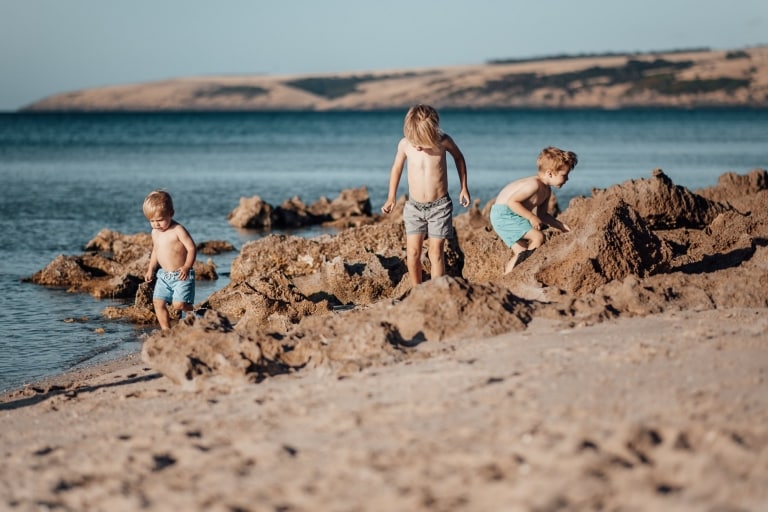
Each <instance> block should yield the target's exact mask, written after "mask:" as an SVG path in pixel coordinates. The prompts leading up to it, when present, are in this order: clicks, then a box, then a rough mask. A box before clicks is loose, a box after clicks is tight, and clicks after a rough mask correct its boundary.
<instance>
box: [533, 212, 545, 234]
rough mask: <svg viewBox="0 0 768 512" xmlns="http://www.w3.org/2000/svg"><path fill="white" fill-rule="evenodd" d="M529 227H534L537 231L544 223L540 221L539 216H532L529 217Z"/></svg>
mask: <svg viewBox="0 0 768 512" xmlns="http://www.w3.org/2000/svg"><path fill="white" fill-rule="evenodd" d="M531 227H532V228H533V229H536V230H538V231H541V229H542V228H543V227H544V223H543V222H542V221H541V219H540V218H538V217H536V216H535V215H534V216H533V219H531Z"/></svg>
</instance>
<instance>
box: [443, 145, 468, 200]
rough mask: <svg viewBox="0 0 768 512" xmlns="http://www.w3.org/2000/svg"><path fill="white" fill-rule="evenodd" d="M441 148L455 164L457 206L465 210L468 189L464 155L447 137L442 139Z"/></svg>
mask: <svg viewBox="0 0 768 512" xmlns="http://www.w3.org/2000/svg"><path fill="white" fill-rule="evenodd" d="M443 147H445V150H446V151H447V152H448V153H450V154H451V156H452V157H453V161H454V163H455V164H456V171H457V172H458V173H459V185H460V186H461V191H460V192H459V204H461V206H464V207H465V208H466V207H467V206H469V201H470V196H469V188H468V187H467V162H466V160H464V154H463V153H462V152H461V150H460V149H459V146H457V145H456V143H455V142H454V141H453V139H452V138H451V137H450V136H449V135H446V136H445V137H444V138H443Z"/></svg>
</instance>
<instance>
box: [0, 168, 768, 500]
mask: <svg viewBox="0 0 768 512" xmlns="http://www.w3.org/2000/svg"><path fill="white" fill-rule="evenodd" d="M767 182H768V173H766V171H765V170H758V169H756V170H754V171H752V172H750V173H749V174H747V175H735V174H733V173H726V174H724V175H723V176H722V177H721V179H720V180H719V182H718V185H717V186H715V187H711V188H709V189H705V190H700V191H697V192H692V191H689V190H687V189H685V188H683V187H679V186H676V185H674V183H672V182H671V180H670V179H669V178H668V177H666V176H665V175H664V173H663V172H662V171H661V170H656V171H654V172H653V173H652V175H651V177H650V178H643V179H638V180H631V181H628V182H625V183H622V184H620V185H616V186H613V187H610V188H608V189H605V190H595V191H593V194H592V197H590V198H577V199H574V200H573V201H571V203H570V204H569V206H568V208H567V209H566V210H565V211H563V212H562V213H561V214H560V217H559V218H562V219H564V222H567V223H568V224H569V225H570V226H571V227H572V230H573V231H572V232H571V233H566V234H557V233H550V234H549V238H548V241H547V243H546V244H545V245H544V246H542V247H541V248H539V249H538V250H536V251H535V252H533V253H532V254H531V255H530V256H529V257H528V258H526V259H524V260H523V261H521V262H520V263H519V264H518V265H517V266H516V267H515V269H514V270H513V272H512V273H511V274H509V275H507V276H501V275H500V269H502V268H503V263H504V261H505V259H506V258H507V257H508V252H507V250H506V249H505V248H504V246H503V244H501V242H500V241H499V240H498V238H497V237H496V236H495V235H494V233H493V231H492V229H489V226H488V221H487V206H486V207H481V205H479V204H476V205H474V206H473V207H472V208H471V209H470V211H468V212H467V213H464V214H461V215H458V216H457V217H455V221H454V223H455V226H456V230H457V240H455V241H454V242H455V243H453V244H452V245H451V247H448V249H447V254H446V256H447V257H446V261H447V269H448V275H446V276H443V277H440V278H436V279H430V280H428V281H427V282H425V283H424V284H422V285H420V286H418V287H415V288H411V289H409V287H408V286H407V281H408V278H407V275H406V273H405V270H404V263H403V257H404V244H403V233H402V225H401V223H400V221H399V219H398V218H397V216H395V218H394V219H389V220H387V221H381V220H380V219H378V220H377V219H370V218H367V217H366V218H367V219H368V220H367V222H368V223H366V222H362V220H361V221H360V222H361V225H358V226H356V227H352V228H349V229H345V230H342V231H341V232H340V233H339V234H338V235H335V236H327V235H324V236H323V237H319V238H317V239H313V240H304V239H300V238H298V237H290V236H275V235H272V236H268V237H265V238H263V239H260V240H257V241H255V242H250V243H248V244H246V245H245V246H244V247H243V248H242V249H241V250H240V253H239V254H238V256H237V257H236V258H235V260H234V262H233V264H232V269H231V274H230V279H231V282H230V284H228V285H227V286H226V287H225V288H223V289H222V290H219V291H218V292H216V293H215V294H213V295H212V296H211V297H209V299H207V301H206V302H205V304H203V306H205V308H206V309H207V311H206V312H205V313H204V314H202V315H201V316H194V317H190V318H188V319H185V320H183V321H181V322H179V323H178V324H176V325H175V326H174V327H173V328H172V329H171V330H170V331H167V332H162V333H161V332H157V333H155V334H152V335H151V336H149V337H148V338H147V339H145V340H144V341H143V347H142V353H141V354H140V355H139V354H135V355H132V356H130V357H128V358H125V359H123V360H120V361H115V362H111V363H109V364H106V365H103V366H99V367H94V368H88V369H85V370H82V371H79V372H75V373H71V374H68V375H64V376H61V377H59V378H56V379H53V380H51V381H47V382H42V383H39V384H37V385H33V386H28V387H26V388H24V389H22V390H18V391H15V392H12V393H9V394H6V395H5V396H3V397H2V398H0V418H1V419H2V429H1V430H0V437H1V438H2V446H3V459H2V463H1V464H0V477H2V478H1V481H2V483H1V484H0V508H3V509H7V510H21V511H32V510H49V509H52V510H73V511H74V510H78V511H79V510H157V511H161V510H174V509H176V510H201V511H202V510H205V511H278V510H279V511H317V510H330V511H391V510H409V511H410V510H413V511H419V510H425V511H426V510H430V511H431V510H439V511H448V510H464V511H488V510H503V511H518V510H519V511H556V510H557V511H564V510H616V511H619V510H621V511H630V510H631V511H636V510H637V511H639V510H643V511H645V510H649V511H650V510H652V511H657V510H665V511H702V510H703V511H761V510H766V509H768V383H766V378H767V377H768V375H767V372H768V315H767V313H768V229H767V228H766V226H768V213H766V210H765V206H764V205H765V200H766V197H768V183H767ZM355 197H357V198H358V199H360V198H359V196H355ZM352 203H353V204H358V203H357V200H355V201H352ZM400 207H402V203H401V204H400ZM347 222H349V219H347ZM97 238H98V240H95V241H94V242H93V244H94V245H95V246H99V247H101V248H102V249H105V248H109V250H110V251H111V252H112V253H114V255H115V256H114V257H115V261H114V262H111V264H112V267H111V268H114V269H116V272H123V273H125V272H126V271H125V269H126V268H127V269H129V271H127V272H128V274H126V275H129V274H130V269H139V270H134V272H136V271H141V269H144V268H146V258H147V251H146V248H145V247H142V245H141V244H142V243H144V242H142V241H141V237H136V236H133V235H128V236H124V235H119V234H115V233H109V232H104V233H100V236H99V237H97ZM120 248H122V249H120ZM131 254H135V255H136V257H134V258H133V259H132V258H130V257H129V256H130V255H131ZM78 258H79V259H83V258H80V257H71V258H58V259H57V261H55V262H52V264H51V266H50V267H49V268H46V269H44V270H43V271H41V272H40V274H39V275H37V276H36V277H35V279H37V280H38V282H40V283H42V282H43V281H44V280H45V279H46V276H53V275H55V276H56V277H57V278H58V279H61V278H62V277H63V276H64V277H66V276H65V273H64V272H61V271H58V270H57V269H61V268H68V269H70V270H71V275H79V274H78V272H77V264H78V261H79V259H78ZM90 258H91V259H90V260H89V261H91V263H89V264H90V265H91V266H93V265H94V263H93V261H94V258H95V256H93V255H91V257H90ZM142 258H144V259H143V260H142ZM102 259H105V258H104V257H102ZM117 261H120V262H122V264H121V265H118V264H117V263H116V262H117ZM102 263H103V265H102V266H103V267H104V268H107V266H108V265H107V263H108V262H102ZM102 280H103V282H104V283H107V284H110V283H111V285H112V286H114V284H115V282H117V281H119V282H120V283H124V282H127V281H128V280H126V279H123V280H122V281H121V280H119V279H118V280H117V281H116V280H115V278H114V277H113V276H109V275H108V276H105V277H103V278H102ZM97 284H98V283H97ZM89 287H90V288H88V291H91V292H92V293H94V290H95V289H96V288H95V287H94V285H93V283H91V284H90V285H89ZM83 289H85V288H83ZM138 298H139V296H138V295H137V301H136V304H134V305H133V306H130V307H129V308H126V309H125V310H123V311H124V312H125V314H126V316H128V317H130V318H133V319H134V321H136V319H139V318H143V317H142V316H141V315H142V314H145V313H146V311H145V313H136V311H137V310H140V309H141V305H140V304H139V300H138ZM349 303H353V304H354V307H343V306H344V305H345V304H349ZM118 313H119V312H118ZM130 315H133V316H130Z"/></svg>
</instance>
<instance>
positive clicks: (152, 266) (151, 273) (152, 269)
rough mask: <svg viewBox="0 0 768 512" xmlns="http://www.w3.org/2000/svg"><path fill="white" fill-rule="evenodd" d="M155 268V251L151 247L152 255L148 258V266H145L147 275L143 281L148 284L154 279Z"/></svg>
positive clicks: (153, 247)
mask: <svg viewBox="0 0 768 512" xmlns="http://www.w3.org/2000/svg"><path fill="white" fill-rule="evenodd" d="M156 268H157V249H156V248H155V246H154V245H153V246H152V254H151V255H150V256H149V265H148V266H147V273H146V274H144V280H145V281H147V282H149V281H152V280H153V279H154V278H155V269H156Z"/></svg>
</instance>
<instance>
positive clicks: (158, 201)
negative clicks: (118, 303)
mask: <svg viewBox="0 0 768 512" xmlns="http://www.w3.org/2000/svg"><path fill="white" fill-rule="evenodd" d="M143 209H144V216H145V217H146V218H147V220H148V221H149V224H150V225H151V226H152V255H151V256H150V257H149V266H148V267H147V273H146V275H145V276H144V279H145V280H146V281H147V282H149V281H152V280H154V279H155V271H156V270H157V281H156V282H155V292H154V295H153V297H152V304H153V305H154V307H155V315H157V322H158V323H159V324H160V328H161V329H163V330H166V329H170V327H171V325H170V313H169V311H168V304H170V305H171V307H173V308H174V309H176V310H178V311H192V306H193V304H194V302H195V271H194V269H193V268H192V267H193V265H194V264H195V258H196V257H197V248H196V247H195V242H194V240H192V237H191V236H190V235H189V233H188V232H187V230H186V229H185V228H184V226H182V225H181V224H179V223H178V222H176V221H175V220H173V214H174V211H173V200H172V199H171V195H170V194H169V193H168V192H166V191H164V190H155V191H154V192H151V193H150V194H149V195H148V196H147V197H146V199H144V207H143ZM158 267H159V268H158Z"/></svg>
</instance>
